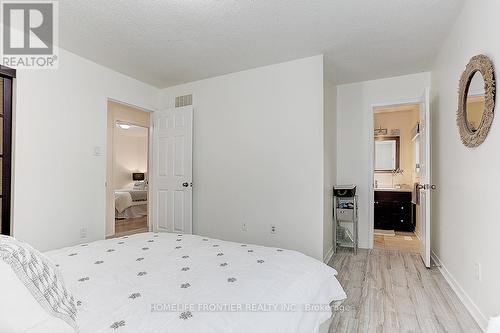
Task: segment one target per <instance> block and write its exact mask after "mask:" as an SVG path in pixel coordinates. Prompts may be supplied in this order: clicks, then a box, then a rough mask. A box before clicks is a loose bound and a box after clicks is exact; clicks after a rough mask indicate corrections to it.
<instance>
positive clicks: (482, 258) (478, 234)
mask: <svg viewBox="0 0 500 333" xmlns="http://www.w3.org/2000/svg"><path fill="white" fill-rule="evenodd" d="M498 13H500V2H499V1H496V0H474V1H472V0H468V1H466V3H465V6H464V8H463V10H462V13H461V14H460V16H459V17H458V20H457V22H456V24H455V26H454V28H453V29H452V31H451V34H450V36H449V37H448V39H447V40H446V41H445V43H444V44H443V48H442V49H441V51H440V52H439V56H438V58H437V61H436V63H435V65H434V67H433V75H432V86H433V88H434V92H435V95H434V99H433V105H432V106H433V108H434V118H433V125H434V127H433V128H434V130H433V137H434V140H433V142H434V150H433V181H434V183H435V184H437V186H438V190H436V191H434V194H433V206H434V209H433V211H432V212H433V215H432V221H433V223H432V251H433V252H434V253H435V254H436V255H437V256H438V257H439V258H440V260H441V262H442V264H443V266H444V267H445V268H446V269H447V270H448V272H449V273H450V274H451V276H452V277H453V278H454V280H455V282H456V283H457V285H459V286H460V288H461V289H462V291H463V292H464V294H467V295H468V297H470V301H471V302H470V304H469V306H470V307H471V309H472V311H473V313H474V314H475V315H476V318H478V319H479V322H480V323H481V324H482V325H483V326H484V325H485V322H486V318H487V317H489V316H494V315H495V316H498V315H500V297H498V295H500V282H499V277H500V265H499V263H500V242H499V237H500V219H499V210H498V187H499V186H498V184H500V171H499V170H500V168H499V166H500V154H499V151H500V127H499V121H500V119H499V117H498V114H497V116H496V117H495V118H496V119H494V121H493V125H492V128H491V131H490V134H489V136H488V137H487V138H486V141H485V142H484V143H483V144H482V145H481V146H479V147H477V148H473V149H471V148H467V147H465V146H463V145H462V143H461V141H460V137H459V133H458V129H457V126H456V120H455V119H456V110H457V102H458V94H457V91H458V81H459V79H460V75H461V74H462V71H463V70H464V69H465V66H466V64H467V63H468V61H469V59H470V58H471V57H472V56H474V55H477V54H481V53H482V54H486V55H488V56H489V57H490V58H491V59H492V61H493V63H494V64H495V65H496V68H497V80H498V76H499V75H498V69H499V68H500V43H499V39H498V31H500V21H499V20H498ZM497 90H498V89H497ZM497 96H498V94H497ZM496 103H497V104H496V111H498V110H499V107H500V105H499V101H498V98H497V102H496ZM475 262H477V263H480V264H481V267H482V281H478V280H476V279H475V278H474V273H473V272H474V263H475ZM473 304H475V305H473Z"/></svg>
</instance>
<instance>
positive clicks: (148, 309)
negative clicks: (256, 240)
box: [46, 233, 346, 333]
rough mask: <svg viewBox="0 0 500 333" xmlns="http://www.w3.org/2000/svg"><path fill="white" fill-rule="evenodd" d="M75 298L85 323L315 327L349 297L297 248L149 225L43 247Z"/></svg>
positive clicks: (192, 328) (330, 273)
mask: <svg viewBox="0 0 500 333" xmlns="http://www.w3.org/2000/svg"><path fill="white" fill-rule="evenodd" d="M46 255H47V256H48V257H49V258H50V259H51V260H52V261H53V262H54V263H56V264H57V265H58V267H59V269H60V270H61V273H62V275H63V278H64V280H65V283H66V285H67V287H68V288H69V289H70V290H71V291H72V292H73V293H74V295H75V299H76V300H77V310H78V324H79V326H80V332H83V333H85V332H123V333H125V332H134V333H136V332H143V333H148V332H214V333H215V332H217V333H223V332H316V331H317V330H318V327H319V325H320V324H321V323H322V322H324V321H325V320H327V319H329V318H330V316H331V309H330V307H329V306H328V304H329V303H330V302H332V301H338V300H342V299H344V298H345V297H346V295H345V293H344V290H343V289H342V287H341V286H340V284H339V282H338V281H337V279H336V277H335V275H336V273H337V272H336V271H335V270H334V269H333V268H331V267H329V266H327V265H325V264H323V263H322V262H319V261H317V260H315V259H312V258H310V257H308V256H305V255H303V254H301V253H299V252H295V251H290V250H284V249H278V248H272V247H263V246H256V245H250V244H240V243H233V242H226V241H221V240H217V239H211V238H206V237H201V236H196V235H181V234H172V233H143V234H137V235H132V236H125V237H122V238H115V239H109V240H103V241H96V242H93V243H89V244H81V245H78V246H74V247H68V248H63V249H59V250H55V251H50V252H47V253H46Z"/></svg>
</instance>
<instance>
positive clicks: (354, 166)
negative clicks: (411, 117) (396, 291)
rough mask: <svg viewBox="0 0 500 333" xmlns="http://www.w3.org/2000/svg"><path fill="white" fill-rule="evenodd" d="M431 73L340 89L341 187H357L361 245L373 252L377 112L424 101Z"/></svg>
mask: <svg viewBox="0 0 500 333" xmlns="http://www.w3.org/2000/svg"><path fill="white" fill-rule="evenodd" d="M430 81H431V75H430V73H429V72H425V73H419V74H412V75H405V76H398V77H392V78H387V79H381V80H374V81H365V82H357V83H351V84H344V85H339V86H337V183H339V184H355V185H357V186H358V195H359V245H360V247H363V248H369V247H371V246H372V244H373V239H370V237H369V228H370V225H369V224H371V223H373V210H371V209H369V207H373V205H371V206H369V203H370V202H373V184H372V183H371V179H372V178H373V174H371V173H370V171H369V170H370V166H371V165H373V108H372V106H373V105H374V104H391V103H394V102H399V101H403V100H410V99H416V98H420V97H421V96H422V94H423V92H424V89H425V87H427V86H430Z"/></svg>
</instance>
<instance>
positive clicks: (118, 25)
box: [59, 0, 463, 88]
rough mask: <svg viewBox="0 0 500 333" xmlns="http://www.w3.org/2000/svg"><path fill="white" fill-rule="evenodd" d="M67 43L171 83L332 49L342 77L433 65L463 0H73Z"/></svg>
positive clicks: (63, 32) (66, 8) (329, 58)
mask: <svg viewBox="0 0 500 333" xmlns="http://www.w3.org/2000/svg"><path fill="white" fill-rule="evenodd" d="M59 4H60V7H59V10H60V14H59V17H60V44H61V46H62V47H63V48H65V49H67V50H69V51H72V52H74V53H76V54H79V55H81V56H83V57H85V58H88V59H90V60H93V61H95V62H97V63H99V64H102V65H104V66H107V67H109V68H112V69H114V70H116V71H118V72H122V73H124V74H127V75H129V76H131V77H134V78H136V79H138V80H141V81H144V82H147V83H150V84H152V85H154V86H157V87H160V88H164V87H168V86H172V85H175V84H179V83H184V82H189V81H194V80H199V79H203V78H208V77H212V76H216V75H221V74H226V73H231V72H235V71H240V70H244V69H249V68H254V67H258V66H263V65H269V64H273V63H278V62H282V61H287V60H292V59H297V58H301V57H307V56H312V55H316V54H321V53H323V54H325V59H326V62H327V68H328V70H329V71H330V72H332V73H333V74H334V78H335V81H336V82H337V83H346V82H354V81H361V80H368V79H376V78H380V77H387V76H393V75H402V74H409V73H415V72H419V71H426V70H429V69H430V66H431V64H432V61H433V58H434V56H435V55H436V54H437V51H438V50H439V48H440V45H441V43H442V41H443V40H444V38H445V37H446V35H447V33H448V31H449V29H450V27H451V25H452V24H453V22H454V19H455V17H456V16H457V14H458V12H459V10H460V8H461V7H462V4H463V0H189V1H188V0H169V1H167V0H163V1H160V0H106V1H103V0H64V1H60V2H59Z"/></svg>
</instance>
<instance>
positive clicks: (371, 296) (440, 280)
mask: <svg viewBox="0 0 500 333" xmlns="http://www.w3.org/2000/svg"><path fill="white" fill-rule="evenodd" d="M329 264H330V265H331V266H332V267H334V268H335V269H336V270H337V271H338V272H339V274H338V279H339V281H340V283H341V284H342V286H343V287H344V289H345V291H346V293H347V295H348V297H347V299H346V300H345V301H344V303H343V304H342V305H343V307H341V308H340V309H339V310H338V311H336V312H335V315H334V317H333V319H332V323H331V325H330V330H329V332H330V333H333V332H423V333H428V332H453V333H455V332H465V333H474V332H481V330H480V329H479V327H478V326H477V324H476V323H475V321H474V320H473V318H472V317H471V316H470V314H469V313H468V312H467V310H466V309H465V307H464V305H463V304H462V303H461V302H460V300H459V299H458V297H457V296H456V295H455V294H454V292H453V291H452V289H451V288H450V286H449V285H448V284H447V282H446V281H445V279H444V277H443V276H442V275H441V273H440V272H439V270H438V269H437V268H431V269H427V268H425V266H424V265H423V264H422V261H421V259H420V256H419V254H417V253H412V252H409V251H390V250H383V249H374V250H362V249H361V250H359V252H358V254H357V255H354V254H353V253H352V251H349V250H347V249H341V250H339V252H338V253H337V254H335V255H334V257H333V258H332V260H331V261H330V263H329Z"/></svg>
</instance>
